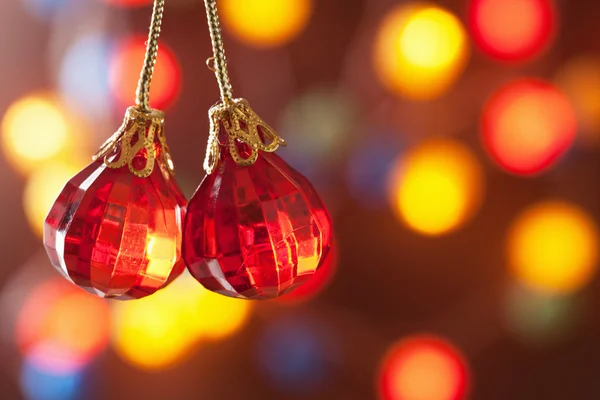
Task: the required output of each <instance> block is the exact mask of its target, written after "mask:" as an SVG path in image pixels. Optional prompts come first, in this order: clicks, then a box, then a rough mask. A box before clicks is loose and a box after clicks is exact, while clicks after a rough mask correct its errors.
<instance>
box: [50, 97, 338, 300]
mask: <svg viewBox="0 0 600 400" xmlns="http://www.w3.org/2000/svg"><path fill="white" fill-rule="evenodd" d="M210 119H211V134H210V140H209V146H208V152H207V157H206V161H205V165H204V167H205V170H206V172H207V176H206V177H205V178H204V180H203V181H202V183H201V184H200V186H199V187H198V190H197V191H196V193H195V194H194V196H193V197H192V199H191V200H190V202H189V204H186V199H185V197H184V195H183V193H182V191H181V189H180V188H179V186H178V184H177V182H176V181H175V178H174V174H173V163H172V160H171V157H170V154H169V148H168V146H167V143H166V140H165V136H164V131H163V125H164V114H163V113H162V112H160V111H157V110H149V111H145V110H144V109H143V108H140V107H132V108H130V109H129V110H128V111H127V115H126V117H125V121H124V123H123V125H122V126H121V128H120V129H119V130H118V131H117V133H115V135H114V136H113V137H112V138H111V139H109V140H108V142H107V143H106V144H105V145H104V146H103V147H102V148H101V149H100V151H99V152H98V154H97V155H96V156H95V157H94V161H93V162H92V163H91V164H90V165H89V166H88V167H86V168H85V169H84V170H82V171H81V172H80V173H79V174H77V175H76V176H75V177H74V178H73V179H71V180H70V181H69V182H68V183H67V184H66V186H65V188H64V189H63V190H62V192H61V193H60V195H59V197H58V199H57V200H56V202H55V204H54V205H53V207H52V209H51V210H50V212H49V214H48V217H47V218H46V223H45V230H44V244H45V247H46V250H47V252H48V255H49V257H50V260H51V262H52V264H53V265H54V267H55V268H56V269H57V270H58V271H59V272H60V273H61V274H62V275H63V276H64V277H65V278H67V279H68V280H70V281H71V282H73V283H75V284H76V285H78V286H80V287H82V288H84V289H85V290H87V291H89V292H91V293H93V294H96V295H98V296H101V297H107V298H115V299H137V298H142V297H145V296H148V295H150V294H152V293H154V292H156V291H157V290H159V289H161V288H164V287H165V286H167V285H168V284H169V283H170V282H172V281H173V280H174V279H175V278H177V277H178V276H179V275H180V274H181V273H182V272H183V271H184V269H185V266H186V265H187V267H188V269H189V271H190V272H191V274H192V275H193V276H194V277H195V278H196V279H197V280H198V281H199V282H200V283H201V284H202V285H204V286H205V287H206V288H207V289H210V290H212V291H215V292H217V293H221V294H224V295H227V296H231V297H237V298H243V299H268V298H274V297H278V296H280V295H282V294H284V293H287V292H289V291H291V290H293V289H294V288H296V287H298V286H299V285H301V284H302V283H304V282H306V281H307V280H308V279H310V278H311V276H312V275H313V274H314V273H315V272H316V271H317V269H318V268H319V267H320V266H321V265H322V263H323V261H324V259H325V257H326V256H327V253H328V251H329V249H330V247H331V242H332V222H331V218H330V216H329V213H328V212H327V209H326V208H325V206H324V204H323V202H322V201H321V199H320V198H319V196H318V195H317V193H316V192H315V190H314V188H313V187H312V185H311V184H310V182H309V181H308V180H307V179H306V178H305V177H304V176H302V175H301V174H300V173H298V172H297V171H295V170H294V169H293V168H291V167H290V166H289V165H287V164H286V163H285V162H284V161H283V160H282V159H281V158H279V157H278V156H277V155H275V154H273V152H274V151H275V150H276V149H277V148H278V147H279V145H282V144H284V142H283V140H282V139H281V138H280V137H279V136H277V134H276V133H275V132H274V131H273V130H272V129H271V128H270V127H268V125H266V124H265V123H264V122H263V121H262V120H260V118H258V116H257V115H256V114H255V113H254V112H253V111H252V109H251V108H250V107H249V106H248V104H247V102H246V101H244V100H233V101H230V102H224V103H220V104H218V105H217V106H215V107H213V108H212V109H211V112H210Z"/></svg>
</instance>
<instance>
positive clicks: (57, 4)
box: [23, 0, 73, 19]
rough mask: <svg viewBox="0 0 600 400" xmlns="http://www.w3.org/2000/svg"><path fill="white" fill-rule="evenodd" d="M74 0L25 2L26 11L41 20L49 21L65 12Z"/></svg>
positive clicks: (34, 0) (25, 0)
mask: <svg viewBox="0 0 600 400" xmlns="http://www.w3.org/2000/svg"><path fill="white" fill-rule="evenodd" d="M72 2H73V0H23V5H24V6H25V9H26V10H27V11H28V12H30V13H31V14H33V15H35V16H36V17H38V18H41V19H49V18H52V17H54V16H55V15H56V14H57V13H59V12H61V11H63V10H65V9H66V8H67V7H68V6H69V5H70V4H72Z"/></svg>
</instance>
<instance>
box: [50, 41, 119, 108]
mask: <svg viewBox="0 0 600 400" xmlns="http://www.w3.org/2000/svg"><path fill="white" fill-rule="evenodd" d="M112 48H113V42H112V40H111V39H110V38H109V37H108V36H106V35H103V34H93V35H84V36H82V37H80V38H78V39H77V40H76V41H75V42H74V43H73V44H72V45H71V47H70V48H69V49H68V50H67V52H66V54H65V55H64V57H63V59H62V61H61V65H60V71H59V76H58V87H59V89H60V94H61V96H62V97H63V98H64V99H65V102H66V103H67V104H68V105H69V107H70V108H71V109H73V110H77V111H78V112H79V113H81V114H83V115H86V116H87V117H89V118H90V119H93V118H98V117H99V116H104V115H107V114H109V113H110V111H111V107H110V106H111V96H110V88H109V69H110V56H111V52H112Z"/></svg>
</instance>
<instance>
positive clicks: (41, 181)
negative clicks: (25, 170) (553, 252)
mask: <svg viewBox="0 0 600 400" xmlns="http://www.w3.org/2000/svg"><path fill="white" fill-rule="evenodd" d="M82 166H83V165H82V164H81V163H77V164H75V163H72V164H66V163H56V164H51V165H47V166H45V167H44V168H41V169H38V170H36V171H35V172H33V173H32V174H31V175H30V176H29V179H28V180H27V184H26V186H25V192H24V194H23V208H24V210H25V215H26V216H27V221H29V225H30V226H31V228H32V230H33V232H34V233H35V234H37V235H38V236H40V237H41V236H42V233H43V230H44V220H45V219H46V215H48V211H50V208H51V207H52V205H53V204H54V202H55V201H56V199H57V198H58V195H59V194H60V191H61V190H62V189H63V188H64V186H65V184H66V183H67V182H68V181H69V180H70V179H71V178H73V177H74V176H75V175H76V174H77V173H78V172H79V171H80V170H81V167H82Z"/></svg>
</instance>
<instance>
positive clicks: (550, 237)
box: [508, 201, 600, 294]
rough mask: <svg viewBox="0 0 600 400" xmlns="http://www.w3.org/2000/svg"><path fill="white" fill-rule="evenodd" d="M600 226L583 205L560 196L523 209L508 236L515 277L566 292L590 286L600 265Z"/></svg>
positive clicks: (540, 287)
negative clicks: (599, 248) (560, 198)
mask: <svg viewBox="0 0 600 400" xmlns="http://www.w3.org/2000/svg"><path fill="white" fill-rule="evenodd" d="M599 240H600V236H599V234H598V228H597V226H596V225H595V222H594V221H593V219H592V217H591V216H590V215H588V214H587V213H586V212H585V211H584V210H582V209H581V208H580V207H578V206H576V205H574V204H570V203H566V202H561V201H546V202H542V203H538V204H535V205H533V206H531V207H529V208H528V209H526V210H525V211H523V212H522V213H521V215H519V216H518V217H517V219H516V220H515V222H514V223H513V225H512V227H511V228H510V231H509V236H508V260H509V263H510V268H511V271H512V273H513V274H514V275H515V277H516V278H517V279H518V280H519V281H520V282H522V283H523V284H525V285H526V286H529V287H531V288H533V289H535V290H538V291H541V292H545V293H551V294H563V293H571V292H574V291H576V290H578V289H581V288H582V287H583V286H584V285H586V284H587V283H588V282H589V281H590V280H591V279H592V278H593V277H594V274H595V273H596V270H597V269H598V251H599V250H598V241H599Z"/></svg>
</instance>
